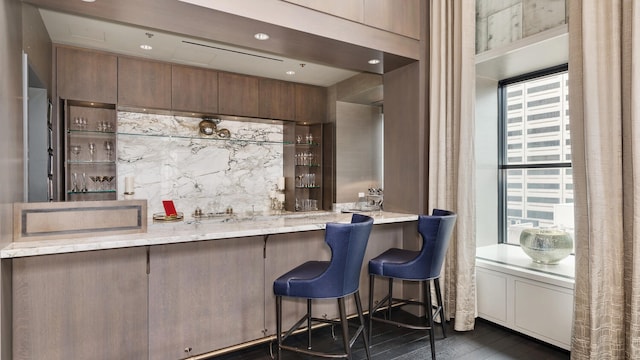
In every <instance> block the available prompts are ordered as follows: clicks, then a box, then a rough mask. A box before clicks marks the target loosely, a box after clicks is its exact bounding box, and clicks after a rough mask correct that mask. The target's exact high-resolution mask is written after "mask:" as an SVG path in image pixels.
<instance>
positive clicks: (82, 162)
mask: <svg viewBox="0 0 640 360" xmlns="http://www.w3.org/2000/svg"><path fill="white" fill-rule="evenodd" d="M115 163H116V162H115V161H113V160H111V161H107V160H94V161H89V160H67V164H69V165H115Z"/></svg>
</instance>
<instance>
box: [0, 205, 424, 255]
mask: <svg viewBox="0 0 640 360" xmlns="http://www.w3.org/2000/svg"><path fill="white" fill-rule="evenodd" d="M363 214H365V215H368V216H371V217H373V219H374V225H378V224H392V223H401V222H410V221H417V220H418V215H414V214H404V213H394V212H386V211H384V212H377V211H374V212H363ZM349 221H351V214H349V213H336V212H313V213H304V214H296V213H293V214H282V215H263V216H241V217H229V218H223V219H202V220H195V219H191V220H187V221H176V222H164V223H153V224H149V225H148V227H147V232H146V233H139V234H125V235H110V236H87V237H76V238H72V239H60V240H42V241H24V242H13V243H11V244H9V245H7V246H6V247H5V248H3V249H2V250H0V258H2V259H10V258H19V257H27V256H38V255H52V254H64V253H73V252H82V251H94V250H107V249H118V248H127V247H136V246H149V245H163V244H173V243H184V242H192V241H203V240H221V239H232V238H240V237H250V236H265V235H272V234H286V233H294V232H304V231H313V230H324V228H325V225H326V224H327V223H329V222H349Z"/></svg>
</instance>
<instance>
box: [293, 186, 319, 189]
mask: <svg viewBox="0 0 640 360" xmlns="http://www.w3.org/2000/svg"><path fill="white" fill-rule="evenodd" d="M320 188H321V186H296V189H320Z"/></svg>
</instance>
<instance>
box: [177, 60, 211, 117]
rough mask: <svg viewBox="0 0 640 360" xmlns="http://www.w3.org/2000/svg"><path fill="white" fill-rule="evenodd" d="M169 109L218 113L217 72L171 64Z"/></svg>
mask: <svg viewBox="0 0 640 360" xmlns="http://www.w3.org/2000/svg"><path fill="white" fill-rule="evenodd" d="M171 109H172V110H175V111H188V112H194V113H205V114H216V113H218V72H217V71H215V70H207V69H200V68H195V67H188V66H181V65H171Z"/></svg>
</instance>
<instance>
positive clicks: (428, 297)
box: [424, 280, 436, 360]
mask: <svg viewBox="0 0 640 360" xmlns="http://www.w3.org/2000/svg"><path fill="white" fill-rule="evenodd" d="M424 289H425V290H424V291H425V302H426V304H425V308H428V311H427V314H426V315H427V319H428V320H429V343H430V344H431V359H432V360H436V341H435V337H434V335H435V330H434V329H433V328H434V326H433V309H432V305H431V285H430V282H429V280H426V281H424Z"/></svg>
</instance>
